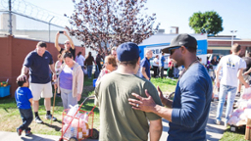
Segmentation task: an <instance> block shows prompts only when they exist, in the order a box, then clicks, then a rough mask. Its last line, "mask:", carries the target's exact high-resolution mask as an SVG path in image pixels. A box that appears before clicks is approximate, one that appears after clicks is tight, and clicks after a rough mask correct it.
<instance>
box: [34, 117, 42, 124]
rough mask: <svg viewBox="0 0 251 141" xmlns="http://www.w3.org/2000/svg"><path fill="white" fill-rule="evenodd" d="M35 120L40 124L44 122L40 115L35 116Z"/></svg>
mask: <svg viewBox="0 0 251 141" xmlns="http://www.w3.org/2000/svg"><path fill="white" fill-rule="evenodd" d="M35 122H36V123H38V124H42V123H43V121H42V120H41V119H40V117H35Z"/></svg>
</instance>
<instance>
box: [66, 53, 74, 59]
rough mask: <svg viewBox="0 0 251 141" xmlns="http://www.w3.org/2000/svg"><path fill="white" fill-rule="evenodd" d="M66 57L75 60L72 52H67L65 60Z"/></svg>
mask: <svg viewBox="0 0 251 141" xmlns="http://www.w3.org/2000/svg"><path fill="white" fill-rule="evenodd" d="M66 57H69V58H73V55H72V54H71V53H70V52H66V53H65V54H64V59H65V58H66Z"/></svg>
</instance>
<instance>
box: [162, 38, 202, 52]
mask: <svg viewBox="0 0 251 141" xmlns="http://www.w3.org/2000/svg"><path fill="white" fill-rule="evenodd" d="M180 46H185V47H186V48H197V41H196V39H195V38H194V37H193V36H191V35H189V34H179V35H178V36H177V37H175V38H174V39H173V40H172V41H171V44H170V46H168V47H166V48H164V49H162V50H161V51H162V52H164V53H169V49H170V48H174V47H180Z"/></svg>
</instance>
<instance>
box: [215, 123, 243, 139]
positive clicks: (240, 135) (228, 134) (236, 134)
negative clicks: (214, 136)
mask: <svg viewBox="0 0 251 141" xmlns="http://www.w3.org/2000/svg"><path fill="white" fill-rule="evenodd" d="M244 137H245V133H243V132H242V133H241V132H231V131H230V126H228V129H227V130H226V131H225V132H224V134H223V137H222V138H221V139H220V141H246V140H245V139H244Z"/></svg>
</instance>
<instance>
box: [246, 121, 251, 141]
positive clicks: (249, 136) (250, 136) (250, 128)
mask: <svg viewBox="0 0 251 141" xmlns="http://www.w3.org/2000/svg"><path fill="white" fill-rule="evenodd" d="M245 140H249V141H250V140H251V119H250V118H248V121H247V124H246V132H245Z"/></svg>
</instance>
